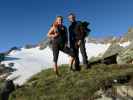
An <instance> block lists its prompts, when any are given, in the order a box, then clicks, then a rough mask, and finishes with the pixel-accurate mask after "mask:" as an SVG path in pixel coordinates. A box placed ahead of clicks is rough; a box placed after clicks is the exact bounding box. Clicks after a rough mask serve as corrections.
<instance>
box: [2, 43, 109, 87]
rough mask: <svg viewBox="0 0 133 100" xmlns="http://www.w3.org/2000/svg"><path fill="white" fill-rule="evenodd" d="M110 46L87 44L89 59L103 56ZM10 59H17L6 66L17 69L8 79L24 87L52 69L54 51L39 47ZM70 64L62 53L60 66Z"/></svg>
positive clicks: (16, 54) (25, 50) (20, 52)
mask: <svg viewBox="0 0 133 100" xmlns="http://www.w3.org/2000/svg"><path fill="white" fill-rule="evenodd" d="M109 46H110V44H95V43H86V51H87V55H88V59H90V58H91V57H97V56H99V55H103V54H104V52H105V51H106V50H107V49H108V47H109ZM8 57H10V58H17V59H14V60H6V61H4V62H3V63H4V64H9V63H11V62H12V63H14V66H13V68H15V69H16V71H14V72H12V74H11V75H10V76H9V77H8V78H7V79H15V80H14V83H15V84H18V85H23V84H24V83H25V82H26V81H27V80H28V79H29V78H30V77H31V76H33V75H35V74H37V73H38V72H40V71H42V70H44V69H47V68H52V64H53V62H52V61H53V55H52V50H51V49H50V48H49V47H47V48H45V49H44V50H40V49H39V47H35V48H31V49H25V48H21V50H20V51H13V52H11V53H10V54H9V55H8ZM79 58H80V61H82V56H81V54H79ZM68 62H69V57H68V55H66V54H64V53H63V52H60V54H59V60H58V64H59V65H61V64H68Z"/></svg>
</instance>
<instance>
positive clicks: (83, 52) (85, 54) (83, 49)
mask: <svg viewBox="0 0 133 100" xmlns="http://www.w3.org/2000/svg"><path fill="white" fill-rule="evenodd" d="M79 48H80V51H81V55H82V58H83V64H88V57H87V53H86V48H85V40H84V39H82V40H81V43H80V46H79Z"/></svg>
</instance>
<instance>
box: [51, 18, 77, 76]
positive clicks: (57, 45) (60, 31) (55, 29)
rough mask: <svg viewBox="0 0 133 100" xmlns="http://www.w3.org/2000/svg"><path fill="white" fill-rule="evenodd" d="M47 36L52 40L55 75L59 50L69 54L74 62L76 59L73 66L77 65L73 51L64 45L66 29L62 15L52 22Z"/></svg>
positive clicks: (57, 73)
mask: <svg viewBox="0 0 133 100" xmlns="http://www.w3.org/2000/svg"><path fill="white" fill-rule="evenodd" d="M48 37H49V38H50V39H51V40H52V50H53V62H54V71H55V73H56V75H57V76H59V72H58V65H57V61H58V55H59V51H60V50H61V51H63V52H64V53H67V54H68V55H70V56H71V57H72V59H75V62H76V61H77V64H75V66H79V63H78V59H77V57H76V56H75V53H74V52H73V51H71V50H70V49H69V48H68V47H67V46H66V43H67V29H66V27H65V26H64V25H63V17H62V16H57V17H56V20H55V22H54V23H53V25H52V27H51V28H50V30H49V32H48ZM71 64H72V63H71Z"/></svg>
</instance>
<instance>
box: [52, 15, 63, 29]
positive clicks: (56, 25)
mask: <svg viewBox="0 0 133 100" xmlns="http://www.w3.org/2000/svg"><path fill="white" fill-rule="evenodd" d="M57 18H61V19H63V17H62V16H57V17H56V19H55V21H54V23H53V24H52V26H54V27H58V24H57V22H56V20H57Z"/></svg>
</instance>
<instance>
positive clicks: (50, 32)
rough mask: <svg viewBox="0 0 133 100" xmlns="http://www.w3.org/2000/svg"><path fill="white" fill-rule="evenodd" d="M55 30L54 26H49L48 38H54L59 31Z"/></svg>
mask: <svg viewBox="0 0 133 100" xmlns="http://www.w3.org/2000/svg"><path fill="white" fill-rule="evenodd" d="M55 30H56V29H55V27H51V28H50V30H49V32H48V37H49V38H55V37H57V36H58V35H59V33H57V32H56V31H55Z"/></svg>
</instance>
